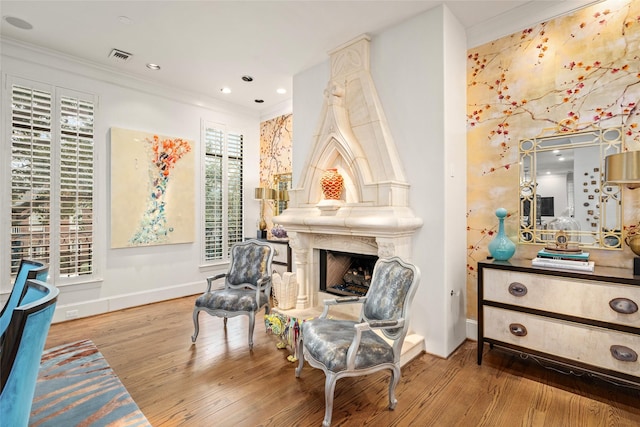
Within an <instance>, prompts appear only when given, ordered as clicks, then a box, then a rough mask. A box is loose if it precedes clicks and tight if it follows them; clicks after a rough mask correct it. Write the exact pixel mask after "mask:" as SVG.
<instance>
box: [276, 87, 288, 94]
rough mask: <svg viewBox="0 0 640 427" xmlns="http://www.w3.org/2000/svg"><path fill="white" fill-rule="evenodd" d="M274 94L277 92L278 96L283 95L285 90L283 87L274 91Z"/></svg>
mask: <svg viewBox="0 0 640 427" xmlns="http://www.w3.org/2000/svg"><path fill="white" fill-rule="evenodd" d="M276 92H278V93H279V94H280V95H284V94H285V93H287V90H286V89H285V88H283V87H281V88H279V89H277V90H276Z"/></svg>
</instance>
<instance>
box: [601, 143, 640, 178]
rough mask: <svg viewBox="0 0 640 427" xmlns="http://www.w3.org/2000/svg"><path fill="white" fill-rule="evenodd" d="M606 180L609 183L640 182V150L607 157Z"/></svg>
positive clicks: (605, 164)
mask: <svg viewBox="0 0 640 427" xmlns="http://www.w3.org/2000/svg"><path fill="white" fill-rule="evenodd" d="M604 180H605V182H607V183H609V184H640V151H625V152H623V153H618V154H612V155H610V156H607V157H605V159H604Z"/></svg>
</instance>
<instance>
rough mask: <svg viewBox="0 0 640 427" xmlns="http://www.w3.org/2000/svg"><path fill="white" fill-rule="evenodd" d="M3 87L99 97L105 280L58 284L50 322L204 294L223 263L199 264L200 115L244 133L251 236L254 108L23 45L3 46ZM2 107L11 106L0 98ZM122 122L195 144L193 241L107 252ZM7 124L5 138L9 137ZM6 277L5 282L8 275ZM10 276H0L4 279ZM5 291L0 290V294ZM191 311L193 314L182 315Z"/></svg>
mask: <svg viewBox="0 0 640 427" xmlns="http://www.w3.org/2000/svg"><path fill="white" fill-rule="evenodd" d="M1 71H2V75H3V83H4V85H3V86H4V87H3V89H5V90H6V76H7V75H13V76H19V77H22V78H26V79H30V80H36V81H40V82H43V83H50V84H53V85H57V86H62V87H65V88H70V89H74V90H78V91H82V92H88V93H93V94H96V95H97V96H98V108H97V112H96V127H95V135H96V140H95V144H96V157H97V165H96V171H97V180H96V185H97V191H96V206H95V207H96V224H97V242H96V243H97V244H96V252H95V254H96V259H97V266H96V268H97V272H98V275H99V276H100V277H101V279H102V280H99V281H97V282H93V283H80V284H73V285H72V284H69V285H61V286H60V288H61V294H60V297H59V300H58V307H57V310H56V315H55V317H54V321H59V320H63V319H65V315H66V313H67V311H69V310H77V311H78V312H77V314H78V316H79V317H83V316H88V315H93V314H97V313H102V312H107V311H111V310H117V309H120V308H124V307H130V306H135V305H140V304H145V303H149V302H155V301H160V300H163V299H168V298H175V297H180V296H184V295H192V294H195V293H199V292H202V291H204V288H205V280H204V278H205V277H206V276H208V275H211V274H213V273H215V272H218V271H226V268H227V266H226V265H218V266H208V267H206V266H201V265H200V264H201V261H200V260H201V255H200V254H201V250H202V249H201V244H202V239H201V237H200V235H201V228H200V212H202V205H201V197H200V194H201V191H200V190H201V189H200V174H201V171H200V167H201V162H200V157H201V156H200V153H201V146H200V143H199V141H200V124H201V120H207V121H212V122H216V123H222V124H225V125H227V126H229V128H230V129H231V130H239V131H242V132H243V134H244V136H245V173H246V179H245V209H246V219H245V231H246V235H247V236H254V235H255V222H256V218H257V217H258V211H259V205H258V202H257V201H255V200H253V195H252V190H253V188H254V187H256V186H258V182H259V177H258V171H259V126H260V117H259V114H258V113H256V112H251V111H249V110H244V109H240V108H239V107H235V106H231V105H224V104H221V103H219V102H217V101H215V100H210V99H202V98H200V96H199V95H198V94H188V93H182V92H176V91H174V90H172V89H169V88H163V87H158V86H155V85H151V84H149V83H148V82H144V81H141V80H137V79H131V78H129V77H127V76H123V75H121V74H116V73H113V72H111V71H109V70H105V69H100V68H96V67H94V66H91V65H88V64H82V63H78V62H74V61H71V60H69V59H68V58H64V57H61V56H57V55H55V54H52V53H50V52H45V51H42V50H39V49H32V48H30V47H28V46H25V45H18V44H9V43H6V42H3V44H2V70H1ZM5 95H6V92H3V110H5V109H6V108H8V103H5V102H4V100H5V99H6V97H5ZM111 127H121V128H127V129H135V130H142V131H148V132H154V133H159V134H162V135H168V136H176V137H181V138H186V139H190V140H192V141H194V143H195V145H194V153H195V154H196V156H195V158H196V176H195V179H194V185H195V186H196V187H195V188H196V195H197V197H196V202H195V206H193V209H194V212H195V217H196V230H195V236H196V240H195V242H193V243H188V244H179V245H162V246H152V247H138V248H125V249H110V248H109V235H110V228H109V223H110V215H109V212H110V205H109V171H110V165H109V157H110V156H109V153H110V150H109V129H110V128H111ZM8 128H9V126H7V124H6V123H4V126H3V139H4V140H5V141H8V140H9V137H8V135H9V132H10V129H8ZM9 149H10V147H9V144H7V143H3V144H2V150H3V151H2V159H3V162H2V165H3V166H2V168H3V169H2V177H3V179H2V184H0V185H1V187H0V189H1V212H4V214H3V215H2V217H1V221H0V233H1V235H0V239H2V240H1V243H2V247H5V248H6V247H9V246H8V245H9V233H8V231H9V218H8V217H9V215H7V212H9V210H10V206H9V200H8V199H9V197H8V196H9V187H8V185H7V183H8V176H9V175H8V174H9V172H10V171H9V170H8V169H9V165H8V161H7V159H9V158H10V157H9V156H10V151H9ZM8 266H9V265H8V257H2V265H1V271H3V272H7V271H9V270H8ZM5 279H6V280H5ZM5 281H8V278H3V283H4V282H5ZM9 290H10V289H5V288H2V291H3V293H4V294H5V295H6V293H7V292H8V291H9ZM185 315H187V316H189V315H190V313H185Z"/></svg>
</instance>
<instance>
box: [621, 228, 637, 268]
mask: <svg viewBox="0 0 640 427" xmlns="http://www.w3.org/2000/svg"><path fill="white" fill-rule="evenodd" d="M624 242H625V243H626V244H627V246H629V248H631V251H632V252H633V253H634V254H636V255H638V256H637V257H635V258H634V259H633V274H635V275H636V276H640V225H635V224H634V225H630V226H629V228H628V229H627V236H626V237H625V238H624Z"/></svg>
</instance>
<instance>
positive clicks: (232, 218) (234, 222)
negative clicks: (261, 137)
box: [227, 133, 244, 248]
mask: <svg viewBox="0 0 640 427" xmlns="http://www.w3.org/2000/svg"><path fill="white" fill-rule="evenodd" d="M227 153H228V156H229V159H228V169H227V194H228V197H227V245H228V247H229V248H230V247H231V246H232V245H233V244H234V243H237V242H241V241H242V239H243V238H244V236H243V235H244V230H243V227H242V225H243V218H242V217H243V212H242V206H243V205H244V204H243V194H244V192H243V191H242V190H243V187H242V181H243V179H242V176H243V169H242V168H243V160H242V159H243V146H242V135H238V134H233V133H230V134H229V135H228V136H227Z"/></svg>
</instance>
